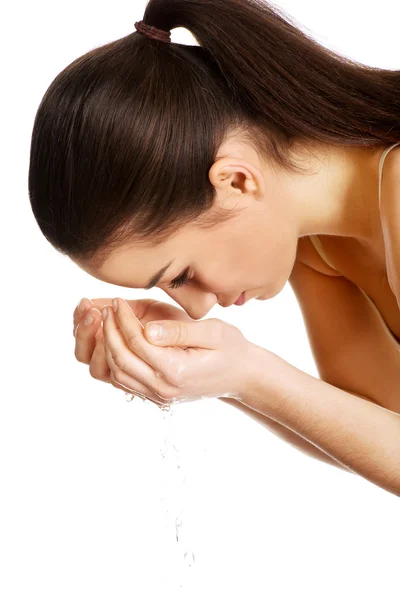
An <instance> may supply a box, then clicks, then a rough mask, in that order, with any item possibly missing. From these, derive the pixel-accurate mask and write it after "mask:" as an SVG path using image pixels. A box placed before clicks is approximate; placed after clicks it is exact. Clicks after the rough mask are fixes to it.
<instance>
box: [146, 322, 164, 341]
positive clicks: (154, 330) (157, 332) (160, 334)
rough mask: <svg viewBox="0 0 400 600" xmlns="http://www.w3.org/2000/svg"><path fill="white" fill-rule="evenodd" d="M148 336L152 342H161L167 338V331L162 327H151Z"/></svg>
mask: <svg viewBox="0 0 400 600" xmlns="http://www.w3.org/2000/svg"><path fill="white" fill-rule="evenodd" d="M147 335H148V336H149V337H150V338H151V339H152V340H161V339H163V338H164V337H165V336H166V331H165V329H163V327H161V325H149V326H148V328H147Z"/></svg>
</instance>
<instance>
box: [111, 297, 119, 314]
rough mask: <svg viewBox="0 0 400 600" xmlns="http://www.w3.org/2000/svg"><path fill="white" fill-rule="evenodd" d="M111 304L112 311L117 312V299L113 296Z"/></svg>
mask: <svg viewBox="0 0 400 600" xmlns="http://www.w3.org/2000/svg"><path fill="white" fill-rule="evenodd" d="M112 305H113V310H114V312H117V310H118V302H117V300H116V299H115V298H114V300H113V301H112Z"/></svg>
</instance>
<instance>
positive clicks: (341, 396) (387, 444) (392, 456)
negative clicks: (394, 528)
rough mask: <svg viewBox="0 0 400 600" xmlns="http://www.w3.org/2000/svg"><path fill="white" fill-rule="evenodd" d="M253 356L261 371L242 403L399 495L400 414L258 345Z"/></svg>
mask: <svg viewBox="0 0 400 600" xmlns="http://www.w3.org/2000/svg"><path fill="white" fill-rule="evenodd" d="M271 356H272V357H273V360H271ZM275 357H276V360H275ZM253 360H255V361H256V363H255V369H254V370H253V372H254V373H257V375H256V376H253V379H252V382H251V383H250V385H248V386H247V389H246V392H245V393H244V394H243V395H242V398H241V402H242V403H243V404H245V405H246V406H248V407H250V408H252V409H253V410H256V411H258V412H260V413H262V414H264V415H266V416H267V417H270V418H271V419H273V420H274V421H277V422H278V423H281V424H282V425H284V426H285V427H288V428H289V429H291V430H292V431H294V432H295V433H297V434H299V435H300V436H302V437H303V438H305V439H306V440H308V441H309V442H310V443H311V444H314V445H315V446H317V447H318V448H320V449H321V450H322V451H323V452H326V453H327V454H328V455H329V456H331V457H332V458H333V459H334V460H336V461H338V462H340V463H341V464H343V465H344V466H345V467H347V468H348V469H350V470H351V471H353V472H354V473H357V474H358V475H361V476H362V477H364V478H365V479H368V480H369V481H371V482H372V483H374V484H375V485H378V486H380V487H381V488H383V489H385V490H387V491H388V492H391V493H394V494H396V495H398V496H400V414H398V413H395V412H392V411H390V410H387V409H386V408H383V407H382V406H379V405H377V404H374V403H372V402H368V401H367V400H364V399H362V398H360V397H358V396H356V395H354V394H351V393H349V392H346V391H343V390H341V389H338V388H336V387H334V386H333V385H330V384H329V383H326V382H325V381H321V380H320V379H317V378H316V377H313V376H312V375H309V374H307V373H305V372H304V371H301V370H300V369H297V368H296V367H294V366H293V365H291V364H290V363H288V362H286V361H285V360H283V359H282V358H280V357H279V356H277V355H273V354H272V353H271V352H269V351H268V350H265V349H264V348H261V347H259V346H258V347H257V350H256V354H255V356H253ZM399 393H400V392H399Z"/></svg>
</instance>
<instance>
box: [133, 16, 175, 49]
mask: <svg viewBox="0 0 400 600" xmlns="http://www.w3.org/2000/svg"><path fill="white" fill-rule="evenodd" d="M135 29H136V30H137V31H139V33H142V34H143V35H145V36H146V37H148V38H150V39H152V40H158V41H159V42H165V43H166V44H170V43H171V32H170V31H163V30H162V29H157V27H152V26H151V25H146V23H145V22H144V21H137V22H136V23H135Z"/></svg>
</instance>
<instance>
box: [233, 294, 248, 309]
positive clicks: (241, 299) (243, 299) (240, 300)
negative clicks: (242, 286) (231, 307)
mask: <svg viewBox="0 0 400 600" xmlns="http://www.w3.org/2000/svg"><path fill="white" fill-rule="evenodd" d="M245 302H246V292H242V293H241V294H240V296H239V298H238V299H237V300H236V302H235V305H236V306H242V305H243V304H244V303H245Z"/></svg>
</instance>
